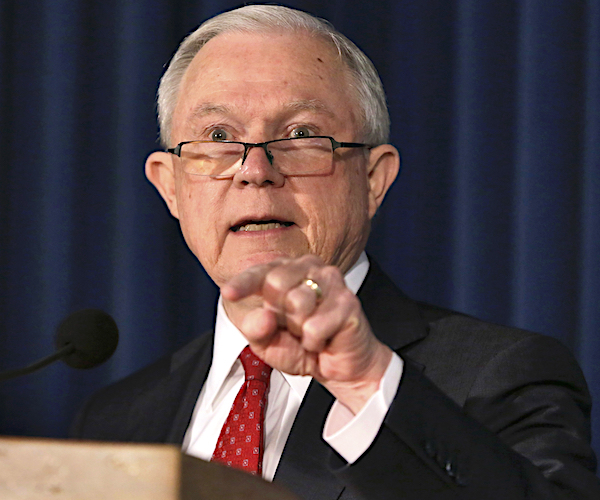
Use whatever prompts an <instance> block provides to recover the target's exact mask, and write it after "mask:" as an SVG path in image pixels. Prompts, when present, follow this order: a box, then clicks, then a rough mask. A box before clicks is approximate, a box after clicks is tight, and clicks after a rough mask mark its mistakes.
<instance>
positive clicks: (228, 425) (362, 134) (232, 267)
mask: <svg viewBox="0 0 600 500" xmlns="http://www.w3.org/2000/svg"><path fill="white" fill-rule="evenodd" d="M158 106H159V119H160V126H161V138H162V141H163V143H164V145H165V147H166V151H164V152H155V153H152V154H151V155H150V156H149V158H148V160H147V163H146V174H147V176H148V178H149V179H150V181H151V182H152V183H153V184H154V186H156V188H157V189H158V191H159V192H160V194H161V195H162V197H163V198H164V200H165V202H166V204H167V206H168V208H169V210H170V212H171V214H172V215H173V216H174V217H176V218H177V219H178V220H179V222H180V224H181V229H182V232H183V235H184V237H185V240H186V242H187V244H188V246H189V247H190V249H191V250H192V252H193V253H194V254H195V256H196V257H197V258H198V260H199V261H200V263H201V264H202V266H203V267H204V269H205V270H206V271H207V273H208V274H209V275H210V277H211V278H212V279H213V280H214V282H215V283H216V284H217V285H218V286H219V287H220V290H221V296H220V299H219V303H218V306H217V314H216V324H215V330H214V333H213V332H210V333H207V334H205V335H203V336H201V337H199V338H198V339H197V340H196V341H194V342H192V343H191V344H190V345H188V346H187V347H185V348H184V349H183V350H181V351H180V352H178V353H176V354H175V355H173V356H170V357H168V358H165V359H164V360H161V361H159V362H158V363H156V364H154V365H152V366H151V367H149V368H146V369H145V370H143V371H141V372H139V373H137V374H134V375H132V376H130V377H129V378H127V379H125V380H124V381H122V382H120V383H117V384H115V385H114V386H112V387H109V388H108V389H105V390H104V391H102V392H100V393H99V394H97V395H96V396H95V397H94V398H92V399H91V400H90V402H89V403H88V404H87V406H86V407H85V408H84V409H83V410H82V412H81V413H80V415H79V418H78V420H77V422H76V424H75V427H74V435H75V436H77V437H85V438H91V439H108V440H122V441H143V442H171V443H182V445H183V448H184V450H185V451H186V452H187V453H190V454H193V455H197V456H199V457H202V458H205V459H208V460H210V459H213V460H217V461H221V462H224V463H227V464H229V465H232V466H235V467H239V468H242V469H245V470H248V471H249V472H252V473H255V474H262V475H263V477H265V478H266V479H269V480H273V479H274V480H275V481H281V482H282V483H283V484H284V485H286V486H287V487H288V488H290V489H291V490H293V491H295V492H296V493H298V494H299V495H300V496H301V497H304V498H311V499H313V498H314V499H337V498H342V499H353V498H403V499H419V500H422V499H428V498H477V499H496V498H497V499H503V500H505V499H511V500H513V499H518V498H535V499H544V500H546V499H551V498H581V499H584V498H590V499H591V498H600V487H599V484H598V481H597V479H596V477H595V476H594V472H593V471H594V469H595V457H594V454H593V452H592V450H591V448H590V445H589V407H590V401H589V394H588V392H587V389H586V385H585V381H584V380H583V378H582V375H581V373H580V371H579V369H578V367H577V365H576V363H575V362H574V361H573V359H572V358H571V357H570V355H569V354H568V353H567V352H566V350H565V349H564V348H563V347H562V346H560V345H559V344H558V343H557V342H556V341H554V340H552V339H549V338H546V337H543V336H539V335H535V334H531V333H528V332H522V331H516V330H514V329H508V328H503V327H499V326H492V325H489V324H485V323H483V322H480V321H478V320H476V319H473V318H469V317H467V316H464V315H460V314H457V313H453V312H450V311H446V310H441V309H439V308H435V307H432V306H429V305H424V304H420V303H416V302H414V301H412V300H410V299H408V298H407V297H405V296H404V295H403V294H402V293H401V292H400V291H399V290H397V289H396V288H395V286H394V285H393V284H392V283H391V282H390V280H389V279H388V278H387V277H386V276H385V275H384V274H383V273H382V272H381V271H380V270H379V269H378V268H377V266H376V264H375V263H374V262H369V261H368V259H367V257H366V255H365V253H364V248H365V245H366V242H367V238H368V235H369V229H370V221H371V219H372V218H373V216H374V215H375V213H376V211H377V209H378V208H379V206H380V204H381V203H382V201H383V198H384V196H385V194H386V192H387V190H388V188H389V187H390V185H391V184H392V182H393V181H394V179H395V177H396V175H397V173H398V169H399V155H398V152H397V150H396V149H395V148H394V147H393V146H391V145H389V144H387V143H386V142H387V134H388V128H389V119H388V115H387V109H386V105H385V96H384V94H383V89H382V87H381V83H380V81H379V78H378V76H377V73H376V71H375V69H374V68H373V66H372V64H371V63H370V61H369V60H368V59H367V58H366V56H365V55H364V54H363V53H362V52H361V51H360V50H359V49H358V48H357V47H356V46H355V45H354V44H352V42H350V41H349V40H347V39H346V38H345V37H343V36H342V35H341V34H339V33H338V32H336V31H335V30H334V29H333V28H332V27H331V26H330V25H328V24H327V23H325V22H323V21H321V20H319V19H316V18H314V17H312V16H310V15H308V14H305V13H302V12H299V11H295V10H292V9H287V8H284V7H277V6H247V7H243V8H240V9H237V10H234V11H231V12H228V13H225V14H222V15H220V16H217V17H215V18H213V19H211V20H209V21H207V22H206V23H205V24H203V25H202V26H201V27H200V28H198V30H197V31H195V32H194V33H192V34H191V35H190V36H189V37H188V38H187V39H186V40H185V41H184V42H183V43H182V45H181V46H180V47H179V50H178V51H177V53H176V54H175V56H174V57H173V60H172V61H171V63H170V65H169V68H168V69H167V71H166V73H165V75H164V77H163V78H162V81H161V85H160V89H159V99H158ZM357 292H358V295H357ZM248 346H249V347H248Z"/></svg>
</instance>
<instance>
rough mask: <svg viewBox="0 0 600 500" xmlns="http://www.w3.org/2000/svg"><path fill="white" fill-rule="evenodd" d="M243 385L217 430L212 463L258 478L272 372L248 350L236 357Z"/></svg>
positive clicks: (260, 469) (248, 347) (247, 348)
mask: <svg viewBox="0 0 600 500" xmlns="http://www.w3.org/2000/svg"><path fill="white" fill-rule="evenodd" d="M239 359H240V361H241V362H242V365H243V366H244V371H245V372H246V381H245V382H244V384H243V385H242V387H241V389H240V392H238V394H237V396H236V397H235V400H234V402H233V406H232V407H231V411H230V412H229V416H228V417H227V420H226V421H225V424H224V425H223V428H222V429H221V434H220V436H219V439H218V440H217V446H216V448H215V451H214V453H213V456H212V459H213V460H214V461H216V462H221V463H223V464H225V465H228V466H230V467H235V468H236V469H241V470H244V471H246V472H250V473H251V474H256V475H259V476H260V475H262V458H263V447H264V445H263V441H264V435H263V422H264V419H265V410H266V406H267V392H268V390H269V380H270V378H271V370H272V368H271V367H270V366H269V365H267V364H266V363H264V362H263V361H262V360H260V359H259V358H257V357H256V354H254V353H253V352H252V350H251V349H250V346H246V348H245V349H244V350H243V351H242V353H241V354H240V356H239Z"/></svg>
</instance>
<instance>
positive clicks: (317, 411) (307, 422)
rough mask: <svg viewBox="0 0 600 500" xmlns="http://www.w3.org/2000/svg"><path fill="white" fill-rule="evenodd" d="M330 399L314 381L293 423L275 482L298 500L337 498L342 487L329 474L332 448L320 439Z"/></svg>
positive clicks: (330, 402) (329, 499)
mask: <svg viewBox="0 0 600 500" xmlns="http://www.w3.org/2000/svg"><path fill="white" fill-rule="evenodd" d="M332 404H333V397H332V396H331V394H330V393H329V392H328V391H327V390H325V389H324V388H323V386H321V385H320V384H318V383H317V382H315V381H314V380H313V381H312V382H311V384H310V387H309V389H308V392H307V393H306V396H305V397H304V400H303V402H302V405H301V406H300V409H299V410H298V414H297V415H296V420H294V425H293V426H292V430H291V432H290V437H289V438H288V441H287V443H286V445H285V448H284V450H283V454H282V456H281V460H280V462H279V466H278V467H277V472H276V474H275V478H274V481H276V482H281V483H282V484H284V485H285V487H286V488H288V489H289V490H290V491H292V492H294V493H296V494H297V495H299V496H300V497H301V498H310V499H311V500H331V499H335V498H338V497H339V496H340V494H341V492H342V490H343V489H344V485H343V484H342V483H340V482H339V481H338V480H337V478H336V477H335V476H334V475H333V474H332V473H331V472H330V469H329V457H330V454H331V448H330V447H329V445H328V444H327V443H326V442H325V441H323V438H322V437H321V435H322V433H323V426H324V425H325V419H326V417H327V414H328V413H329V408H331V405H332Z"/></svg>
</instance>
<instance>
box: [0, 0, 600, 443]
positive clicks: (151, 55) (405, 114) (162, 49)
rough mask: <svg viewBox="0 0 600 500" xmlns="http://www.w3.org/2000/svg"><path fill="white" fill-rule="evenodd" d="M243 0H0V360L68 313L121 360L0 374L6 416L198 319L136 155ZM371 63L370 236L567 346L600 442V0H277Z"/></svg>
mask: <svg viewBox="0 0 600 500" xmlns="http://www.w3.org/2000/svg"><path fill="white" fill-rule="evenodd" d="M238 5H240V2H238V1H224V0H223V1H219V2H217V1H212V2H211V1H198V0H196V1H192V0H177V1H174V0H103V1H100V0H99V1H91V0H90V1H85V0H45V1H41V0H0V369H9V368H15V367H18V366H22V365H25V364H27V363H29V362H31V361H33V360H35V359H36V358H38V357H41V356H44V355H46V354H48V353H50V352H51V351H52V349H53V337H54V330H55V328H56V326H57V324H58V323H59V321H60V320H61V318H63V317H64V316H65V315H67V314H68V313H70V312H72V311H74V310H77V309H79V308H84V307H98V308H102V309H105V310H106V311H108V312H109V313H110V314H112V315H113V316H114V317H115V319H116V320H117V323H118V324H119V327H120V331H121V343H120V347H119V349H118V352H117V353H116V355H115V356H114V358H113V359H112V360H111V361H110V362H108V363H107V364H106V365H105V366H103V367H100V368H97V369H95V370H92V371H87V372H86V371H75V370H71V369H69V368H67V367H66V366H65V365H63V364H62V363H61V364H57V365H56V366H52V367H49V368H47V369H45V370H44V371H43V372H40V373H38V374H35V375H29V376H27V377H24V378H22V379H20V380H14V381H9V382H4V383H2V384H1V385H0V434H14V435H27V436H57V437H63V436H65V435H66V433H67V429H68V426H69V422H70V420H71V418H72V416H73V413H74V412H75V410H76V408H77V407H78V406H79V405H80V404H81V403H82V401H83V399H84V398H85V397H86V396H88V395H89V394H91V393H92V392H93V391H94V390H95V389H97V388H99V387H101V386H103V385H105V384H107V383H109V382H110V381H113V380H115V379H117V378H120V377H122V376H124V375H126V374H128V373H130V372H132V371H133V370H135V369H137V368H139V367H141V366H143V365H145V364H147V363H149V362H150V361H152V360H154V359H156V358H158V357H159V356H160V355H161V354H163V353H165V352H168V351H170V350H173V349H174V348H176V347H178V346H180V345H182V344H183V343H184V342H185V341H187V340H188V339H190V338H192V337H193V336H195V335H197V334H198V333H200V332H201V331H204V330H205V329H207V328H210V326H211V324H212V320H213V318H212V315H213V309H214V301H215V298H216V289H215V287H214V286H213V285H212V284H211V283H210V282H209V280H208V279H207V277H206V275H205V274H204V272H203V271H202V269H201V268H200V266H199V265H198V263H197V262H196V261H195V259H194V258H193V257H192V255H191V254H190V253H189V251H188V250H187V248H186V247H185V245H184V243H183V240H182V238H181V236H180V233H179V228H178V225H177V222H176V221H175V220H173V219H172V218H171V217H170V216H169V215H168V213H167V211H166V209H165V207H164V206H163V203H162V200H161V199H160V198H159V196H158V194H157V193H156V192H155V191H154V189H153V188H152V186H151V185H150V184H149V183H148V182H147V181H146V180H145V178H144V174H143V166H144V160H145V157H146V156H147V154H148V153H149V152H151V151H153V150H155V149H157V148H158V145H157V141H156V138H157V128H156V123H155V105H154V94H155V91H156V88H157V82H158V79H159V77H160V76H161V74H162V71H163V65H164V64H165V63H166V62H167V61H168V59H169V58H170V56H171V54H172V52H173V51H174V49H175V47H176V46H177V44H178V43H179V41H180V40H181V38H182V37H183V36H184V35H185V34H186V33H188V32H189V31H190V30H191V29H192V28H194V27H195V26H196V25H197V24H199V23H200V22H201V21H203V20H204V19H206V18H207V17H209V16H212V15H214V14H216V13H218V12H221V11H222V10H225V9H227V8H230V7H234V6H238ZM287 5H290V6H293V7H299V8H302V9H305V10H308V11H309V12H312V13H314V14H317V15H319V16H322V17H325V18H327V19H329V20H330V21H332V22H333V23H334V25H335V26H336V27H337V28H338V29H340V30H341V31H342V32H343V33H345V34H346V35H348V36H349V37H350V38H351V39H352V40H354V41H355V42H356V43H357V44H358V45H359V46H360V47H361V48H362V49H363V50H364V51H365V52H366V53H367V54H368V55H369V56H370V57H371V58H372V59H373V61H374V62H375V65H376V66H377V67H378V69H379V71H380V73H381V77H382V79H383V82H384V85H385V87H386V90H387V94H388V99H389V107H390V111H391V115H392V124H393V126H392V142H393V144H395V145H396V146H398V147H399V148H400V149H401V150H402V153H403V158H404V168H403V172H402V175H401V177H400V179H399V180H398V181H397V182H396V184H395V185H394V187H393V188H392V190H391V193H390V194H389V198H388V199H387V201H386V203H385V204H384V208H383V209H382V210H381V213H380V214H379V215H378V217H377V220H376V221H375V227H374V231H373V235H372V238H371V241H370V244H369V250H370V252H371V255H372V256H374V257H375V258H377V260H379V261H380V263H381V265H382V266H383V267H384V268H385V269H386V270H387V271H388V272H389V273H390V274H391V275H392V277H393V278H394V279H395V281H396V282H397V283H398V284H399V285H400V286H401V287H402V288H403V289H404V290H405V291H406V292H407V293H409V294H410V295H412V296H413V297H415V298H418V299H422V300H427V301H430V302H434V303H437V304H439V305H443V306H447V307H451V308H455V309H458V310H461V311H464V312H467V313H469V314H473V315H476V316H479V317H482V318H484V319H486V320H490V321H494V322H499V323H504V324H509V325H514V326H518V327H522V328H527V329H531V330H535V331H538V332H544V333H547V334H549V335H552V336H554V337H557V338H559V339H561V340H562V341H563V342H564V343H565V344H566V345H567V346H568V347H569V348H570V349H571V350H572V351H573V352H574V353H575V355H576V356H577V358H578V359H579V361H580V363H581V365H582V368H583V370H584V372H585V374H586V376H587V379H588V381H589V384H590V389H591V391H592V393H593V395H594V398H595V401H596V403H597V405H596V407H595V410H594V422H593V426H594V436H595V441H594V442H595V447H596V450H597V451H600V410H599V408H600V363H599V362H598V361H596V360H597V358H599V357H600V335H599V330H600V300H599V297H600V294H599V290H600V168H599V167H600V0H588V1H574V0H573V1H570V0H556V1H555V0H522V1H510V0H498V1H484V0H412V1H408V0H405V1H402V0H383V1H371V2H366V1H364V0H360V1H359V0H347V1H343V0H337V1H330V2H322V1H316V0H315V1H309V0H306V1H300V0H298V1H289V2H287Z"/></svg>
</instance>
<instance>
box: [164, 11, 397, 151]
mask: <svg viewBox="0 0 600 500" xmlns="http://www.w3.org/2000/svg"><path fill="white" fill-rule="evenodd" d="M274 31H276V32H281V31H284V32H292V31H296V32H297V31H304V32H308V33H310V34H313V35H316V36H319V37H321V38H322V39H324V40H326V41H328V42H329V43H331V44H333V45H334V46H335V48H336V50H337V52H338V54H339V56H340V58H341V60H342V62H343V63H344V65H345V66H346V68H347V69H348V72H349V75H350V86H351V87H352V90H353V91H354V92H355V94H356V97H357V103H358V105H359V107H360V112H361V116H359V119H361V121H362V130H361V131H360V133H361V138H360V140H362V141H363V142H365V143H367V144H371V145H378V144H384V143H386V142H387V141H388V136H389V128H390V117H389V113H388V109H387V104H386V99H385V92H384V90H383V85H382V84H381V80H380V78H379V75H378V74H377V70H376V69H375V67H374V66H373V63H372V62H371V60H370V59H369V58H368V57H367V56H366V55H365V54H364V53H363V52H362V51H361V50H360V49H359V48H358V47H357V46H356V45H355V44H354V43H353V42H351V41H350V40H349V39H348V38H346V37H345V36H344V35H342V34H341V33H339V32H338V31H337V30H336V29H335V28H334V27H333V26H332V25H331V24H330V23H329V22H328V21H326V20H324V19H320V18H318V17H314V16H312V15H310V14H307V13H306V12H302V11H300V10H295V9H291V8H288V7H282V6H277V5H247V6H245V7H240V8H238V9H235V10H232V11H229V12H225V13H223V14H220V15H218V16H216V17H213V18H211V19H209V20H208V21H206V22H204V23H203V24H202V25H200V26H199V27H198V28H197V29H196V30H195V31H194V32H192V33H191V34H190V35H188V36H187V37H186V38H185V39H184V40H183V42H181V45H180V46H179V48H178V49H177V52H175V55H174V56H173V58H172V59H171V62H170V63H169V66H168V68H167V70H166V71H165V74H164V75H163V77H162V78H161V80H160V85H159V87H158V122H159V126H160V139H161V143H162V144H163V146H165V147H168V146H170V144H169V142H170V137H171V129H172V120H173V112H174V110H175V106H176V104H177V98H178V94H179V88H180V86H181V81H182V79H183V76H184V74H185V72H186V70H187V68H188V66H189V65H190V64H191V62H192V60H193V59H194V57H195V56H196V54H197V53H198V51H199V50H200V49H201V48H202V47H203V46H204V44H206V43H207V42H208V41H209V40H211V39H212V38H214V37H216V36H217V35H220V34H222V33H226V32H238V33H265V32H274Z"/></svg>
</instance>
